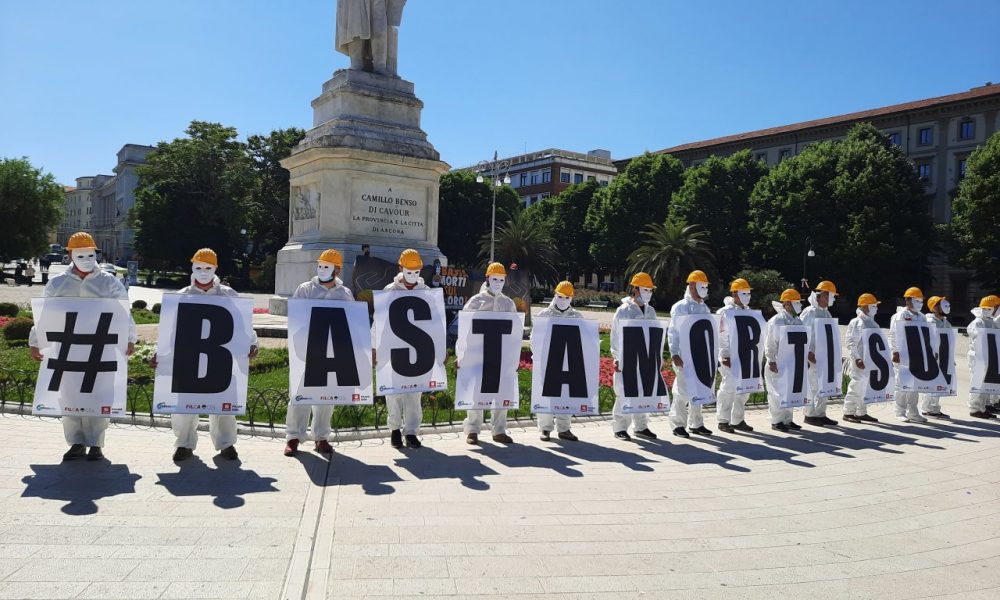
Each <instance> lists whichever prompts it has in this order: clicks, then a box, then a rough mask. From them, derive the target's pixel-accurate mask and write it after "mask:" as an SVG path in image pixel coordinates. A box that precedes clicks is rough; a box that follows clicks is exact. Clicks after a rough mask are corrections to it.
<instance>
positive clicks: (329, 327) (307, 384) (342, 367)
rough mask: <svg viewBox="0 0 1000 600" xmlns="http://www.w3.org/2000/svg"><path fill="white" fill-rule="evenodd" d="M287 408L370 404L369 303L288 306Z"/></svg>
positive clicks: (292, 303) (325, 302) (296, 303)
mask: <svg viewBox="0 0 1000 600" xmlns="http://www.w3.org/2000/svg"><path fill="white" fill-rule="evenodd" d="M288 367H289V369H288V380H289V385H288V390H289V394H288V396H289V399H288V402H289V404H332V405H356V404H372V402H373V401H374V394H373V390H372V338H371V329H370V328H369V325H368V303H367V302H344V301H336V300H306V299H295V298H293V299H290V300H289V301H288Z"/></svg>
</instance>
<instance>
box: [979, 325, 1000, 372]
mask: <svg viewBox="0 0 1000 600" xmlns="http://www.w3.org/2000/svg"><path fill="white" fill-rule="evenodd" d="M983 333H984V334H986V376H985V377H984V378H983V383H1000V360H998V358H1000V357H997V337H1000V336H998V335H997V333H995V332H992V331H991V332H985V331H984V332H983Z"/></svg>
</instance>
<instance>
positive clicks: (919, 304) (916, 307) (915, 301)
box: [910, 298, 924, 312]
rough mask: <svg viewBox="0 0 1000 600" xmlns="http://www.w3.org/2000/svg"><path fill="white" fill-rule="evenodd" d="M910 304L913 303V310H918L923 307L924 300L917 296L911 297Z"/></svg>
mask: <svg viewBox="0 0 1000 600" xmlns="http://www.w3.org/2000/svg"><path fill="white" fill-rule="evenodd" d="M910 304H912V305H913V312H920V309H921V308H923V307H924V301H923V300H920V299H917V298H911V299H910Z"/></svg>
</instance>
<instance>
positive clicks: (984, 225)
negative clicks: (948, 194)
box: [951, 132, 1000, 289]
mask: <svg viewBox="0 0 1000 600" xmlns="http://www.w3.org/2000/svg"><path fill="white" fill-rule="evenodd" d="M951 232H952V233H953V235H954V237H955V240H956V241H957V243H958V246H959V251H960V253H961V262H962V264H963V265H964V266H965V267H967V268H969V269H973V270H974V271H975V272H976V278H977V279H979V280H980V281H982V283H983V284H984V285H986V286H987V287H989V288H991V289H997V288H1000V132H998V133H994V134H993V135H991V136H990V138H989V139H988V140H986V144H985V145H984V146H980V147H979V148H976V150H975V151H974V152H973V153H972V154H971V155H970V156H969V158H968V162H966V170H965V177H964V178H963V179H962V182H961V183H960V184H959V186H958V196H957V197H956V198H955V201H954V202H953V203H952V220H951Z"/></svg>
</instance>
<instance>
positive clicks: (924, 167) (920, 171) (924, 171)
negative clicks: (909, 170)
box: [917, 163, 931, 184]
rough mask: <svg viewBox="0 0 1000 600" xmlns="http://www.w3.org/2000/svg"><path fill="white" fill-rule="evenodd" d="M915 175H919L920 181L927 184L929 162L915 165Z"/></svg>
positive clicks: (929, 178) (929, 174) (929, 171)
mask: <svg viewBox="0 0 1000 600" xmlns="http://www.w3.org/2000/svg"><path fill="white" fill-rule="evenodd" d="M917 175H919V176H920V179H921V181H923V182H924V183H927V184H929V183H930V182H931V164H930V163H921V164H919V165H917Z"/></svg>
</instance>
